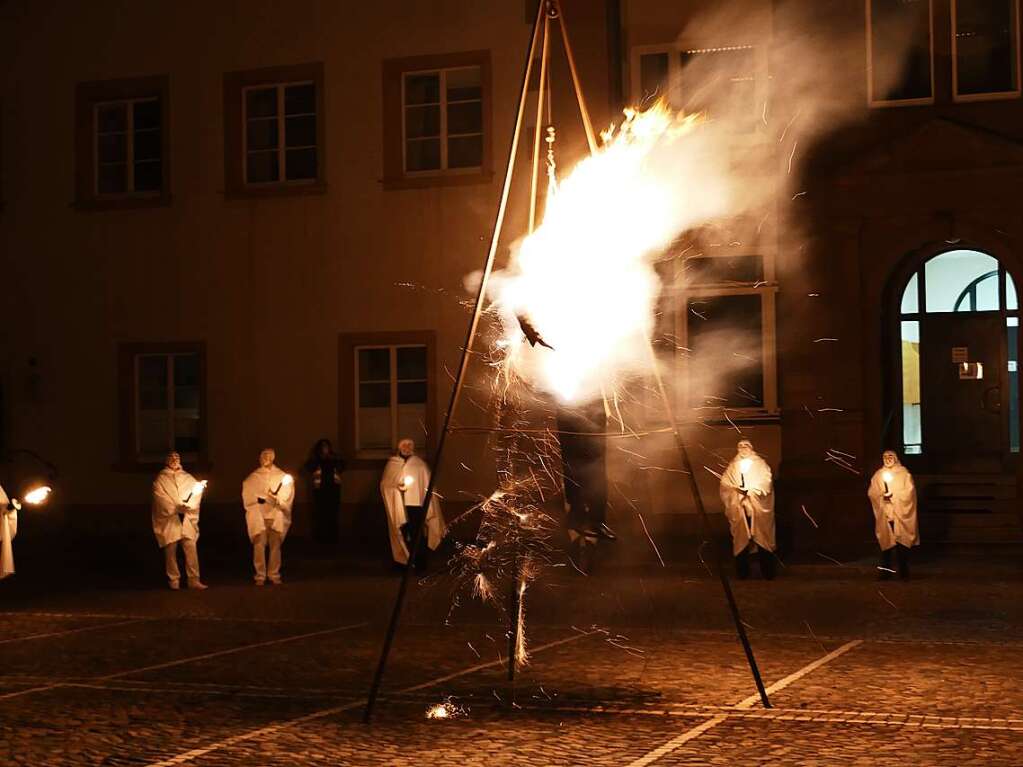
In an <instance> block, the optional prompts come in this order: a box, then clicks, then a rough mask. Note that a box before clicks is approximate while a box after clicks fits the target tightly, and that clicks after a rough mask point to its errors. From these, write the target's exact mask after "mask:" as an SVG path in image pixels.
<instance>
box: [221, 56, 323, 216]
mask: <svg viewBox="0 0 1023 767" xmlns="http://www.w3.org/2000/svg"><path fill="white" fill-rule="evenodd" d="M323 89H324V80H323V65H322V64H319V63H316V64H303V65H299V66H291V67H272V68H269V69H259V70H253V71H249V72H230V73H228V74H226V75H224V174H225V184H226V187H227V191H228V194H230V195H232V196H259V195H268V194H269V195H275V194H303V193H310V192H314V193H315V192H322V191H323V190H324V189H325V179H326V175H325V172H326V163H325V152H326V150H325V124H324V108H323V104H324V93H323Z"/></svg>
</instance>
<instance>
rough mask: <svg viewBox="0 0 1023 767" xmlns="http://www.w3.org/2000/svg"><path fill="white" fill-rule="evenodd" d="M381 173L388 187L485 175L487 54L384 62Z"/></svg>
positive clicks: (487, 154)
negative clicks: (382, 158) (382, 156)
mask: <svg viewBox="0 0 1023 767" xmlns="http://www.w3.org/2000/svg"><path fill="white" fill-rule="evenodd" d="M383 77H384V110H385V114H384V175H385V183H387V184H388V185H390V186H397V187H405V186H426V185H431V184H438V183H439V184H445V183H466V182H474V181H477V180H479V179H480V178H489V177H490V172H491V167H490V164H491V163H490V54H489V52H477V53H464V54H453V55H449V56H424V57H416V58H410V59H392V60H389V61H385V62H384V65H383Z"/></svg>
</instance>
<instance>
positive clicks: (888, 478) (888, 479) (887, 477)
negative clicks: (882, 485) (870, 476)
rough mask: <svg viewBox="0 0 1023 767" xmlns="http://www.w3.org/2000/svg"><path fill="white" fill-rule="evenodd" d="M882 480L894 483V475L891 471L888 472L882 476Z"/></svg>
mask: <svg viewBox="0 0 1023 767" xmlns="http://www.w3.org/2000/svg"><path fill="white" fill-rule="evenodd" d="M881 478H882V479H883V480H884V481H885V482H891V481H892V473H891V472H890V471H886V472H884V473H882V474H881Z"/></svg>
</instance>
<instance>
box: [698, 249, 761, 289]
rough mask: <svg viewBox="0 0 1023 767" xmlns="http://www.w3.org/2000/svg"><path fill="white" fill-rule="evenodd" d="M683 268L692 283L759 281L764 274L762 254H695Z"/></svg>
mask: <svg viewBox="0 0 1023 767" xmlns="http://www.w3.org/2000/svg"><path fill="white" fill-rule="evenodd" d="M683 269H684V270H685V280H686V282H687V283H688V284H690V285H701V284H703V285H706V284H714V283H722V282H757V281H759V280H762V279H763V275H764V270H763V258H761V257H760V256H694V257H692V258H687V259H686V260H685V262H684V266H683Z"/></svg>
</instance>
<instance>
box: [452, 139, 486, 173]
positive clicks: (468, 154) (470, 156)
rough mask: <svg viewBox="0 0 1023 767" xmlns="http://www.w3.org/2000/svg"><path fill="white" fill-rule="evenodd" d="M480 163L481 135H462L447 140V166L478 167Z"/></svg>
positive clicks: (481, 152)
mask: <svg viewBox="0 0 1023 767" xmlns="http://www.w3.org/2000/svg"><path fill="white" fill-rule="evenodd" d="M482 164H483V137H482V136H464V137H462V138H453V139H449V140H448V167H449V168H478V167H480V165H482Z"/></svg>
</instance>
